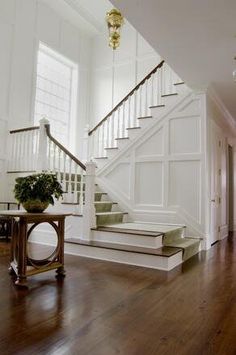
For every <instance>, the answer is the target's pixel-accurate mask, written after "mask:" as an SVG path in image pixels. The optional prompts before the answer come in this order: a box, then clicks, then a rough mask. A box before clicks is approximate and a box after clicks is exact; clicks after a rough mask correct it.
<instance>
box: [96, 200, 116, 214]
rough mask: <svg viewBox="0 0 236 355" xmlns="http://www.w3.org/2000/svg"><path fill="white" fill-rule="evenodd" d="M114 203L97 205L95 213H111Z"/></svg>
mask: <svg viewBox="0 0 236 355" xmlns="http://www.w3.org/2000/svg"><path fill="white" fill-rule="evenodd" d="M112 205H113V204H112V202H111V203H104V204H96V203H95V211H96V212H97V213H99V212H111V210H112Z"/></svg>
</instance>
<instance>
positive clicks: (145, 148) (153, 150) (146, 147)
mask: <svg viewBox="0 0 236 355" xmlns="http://www.w3.org/2000/svg"><path fill="white" fill-rule="evenodd" d="M163 153H164V132H163V128H160V129H159V130H158V131H157V132H155V133H154V134H153V135H152V136H151V137H149V139H148V140H146V139H145V140H144V142H143V143H141V144H140V145H139V146H138V147H137V149H136V157H144V156H149V157H150V156H155V155H157V156H158V155H160V156H162V155H163Z"/></svg>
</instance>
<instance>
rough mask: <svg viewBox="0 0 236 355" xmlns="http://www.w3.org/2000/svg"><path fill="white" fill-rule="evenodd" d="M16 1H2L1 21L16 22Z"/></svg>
mask: <svg viewBox="0 0 236 355" xmlns="http://www.w3.org/2000/svg"><path fill="white" fill-rule="evenodd" d="M16 1H17V0H2V1H0V22H2V23H8V24H14V22H15V6H16Z"/></svg>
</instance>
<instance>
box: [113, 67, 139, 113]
mask: <svg viewBox="0 0 236 355" xmlns="http://www.w3.org/2000/svg"><path fill="white" fill-rule="evenodd" d="M134 82H135V67H134V65H133V64H132V62H131V63H127V64H123V65H119V66H116V67H115V72H114V104H113V105H114V106H115V105H116V104H118V102H120V101H121V100H122V99H123V98H124V97H125V96H126V95H127V93H128V92H129V91H131V90H132V89H133V85H134Z"/></svg>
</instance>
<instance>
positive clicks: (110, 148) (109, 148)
mask: <svg viewBox="0 0 236 355" xmlns="http://www.w3.org/2000/svg"><path fill="white" fill-rule="evenodd" d="M104 149H105V150H113V149H114V150H117V149H118V147H106V148H104Z"/></svg>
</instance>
